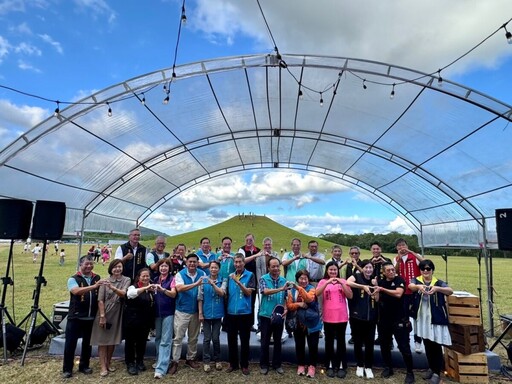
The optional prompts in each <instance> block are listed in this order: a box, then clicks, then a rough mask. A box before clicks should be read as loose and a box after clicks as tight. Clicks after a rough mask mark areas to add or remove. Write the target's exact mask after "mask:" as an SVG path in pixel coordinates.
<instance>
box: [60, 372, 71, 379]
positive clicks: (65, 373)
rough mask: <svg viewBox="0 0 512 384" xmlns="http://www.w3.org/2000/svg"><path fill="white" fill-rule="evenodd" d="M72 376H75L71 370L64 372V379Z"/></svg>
mask: <svg viewBox="0 0 512 384" xmlns="http://www.w3.org/2000/svg"><path fill="white" fill-rule="evenodd" d="M71 376H73V374H72V373H71V372H62V378H63V379H69V378H71Z"/></svg>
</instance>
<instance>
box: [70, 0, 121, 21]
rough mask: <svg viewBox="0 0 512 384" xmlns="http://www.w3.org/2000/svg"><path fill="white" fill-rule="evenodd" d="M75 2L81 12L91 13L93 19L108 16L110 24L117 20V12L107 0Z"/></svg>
mask: <svg viewBox="0 0 512 384" xmlns="http://www.w3.org/2000/svg"><path fill="white" fill-rule="evenodd" d="M74 2H75V4H76V5H77V6H78V8H79V10H80V11H84V12H90V13H91V14H92V15H93V17H98V16H103V15H106V16H107V20H108V23H109V24H112V23H114V22H115V21H116V19H117V14H116V12H115V11H114V10H113V9H112V8H111V7H110V6H109V5H108V3H107V2H106V1H105V0H74Z"/></svg>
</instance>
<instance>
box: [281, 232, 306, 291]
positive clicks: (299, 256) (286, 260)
mask: <svg viewBox="0 0 512 384" xmlns="http://www.w3.org/2000/svg"><path fill="white" fill-rule="evenodd" d="M291 246H292V250H291V251H290V252H286V253H285V254H284V255H283V259H282V262H283V267H284V270H285V278H286V280H287V281H291V282H292V283H293V282H295V274H296V273H297V271H299V270H301V269H306V270H307V269H308V260H307V259H306V258H305V257H304V255H303V253H302V252H301V250H300V247H301V241H300V239H298V238H294V239H292V242H291Z"/></svg>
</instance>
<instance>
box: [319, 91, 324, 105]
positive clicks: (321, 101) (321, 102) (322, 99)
mask: <svg viewBox="0 0 512 384" xmlns="http://www.w3.org/2000/svg"><path fill="white" fill-rule="evenodd" d="M320 106H321V107H323V106H324V98H323V97H322V92H320Z"/></svg>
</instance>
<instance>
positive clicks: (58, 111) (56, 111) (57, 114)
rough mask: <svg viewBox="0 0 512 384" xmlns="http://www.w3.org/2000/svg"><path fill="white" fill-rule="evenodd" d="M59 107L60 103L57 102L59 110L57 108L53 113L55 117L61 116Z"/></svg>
mask: <svg viewBox="0 0 512 384" xmlns="http://www.w3.org/2000/svg"><path fill="white" fill-rule="evenodd" d="M59 105H60V103H59V102H58V101H57V108H55V111H54V112H53V116H55V117H57V116H59V114H60V108H59Z"/></svg>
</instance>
